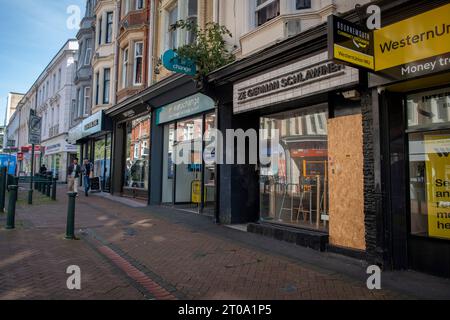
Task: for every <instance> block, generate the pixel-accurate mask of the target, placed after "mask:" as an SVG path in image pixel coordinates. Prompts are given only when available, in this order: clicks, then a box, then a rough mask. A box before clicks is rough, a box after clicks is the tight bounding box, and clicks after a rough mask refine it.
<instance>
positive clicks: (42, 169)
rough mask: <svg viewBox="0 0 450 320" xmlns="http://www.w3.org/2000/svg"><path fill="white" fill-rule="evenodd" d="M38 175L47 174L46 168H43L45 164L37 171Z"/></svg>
mask: <svg viewBox="0 0 450 320" xmlns="http://www.w3.org/2000/svg"><path fill="white" fill-rule="evenodd" d="M39 173H40V174H46V173H47V167H46V166H45V164H43V165H42V166H41V168H40V169H39Z"/></svg>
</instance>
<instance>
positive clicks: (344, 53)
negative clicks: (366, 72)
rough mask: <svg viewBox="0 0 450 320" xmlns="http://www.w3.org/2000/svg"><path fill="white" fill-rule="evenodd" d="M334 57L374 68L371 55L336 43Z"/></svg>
mask: <svg viewBox="0 0 450 320" xmlns="http://www.w3.org/2000/svg"><path fill="white" fill-rule="evenodd" d="M334 57H335V58H336V59H339V60H343V61H347V62H350V63H352V64H356V65H358V66H361V67H365V68H368V69H372V70H373V69H374V68H375V66H374V58H373V57H371V56H369V55H367V54H364V53H361V52H358V51H355V50H351V49H348V48H345V47H343V46H340V45H338V44H335V45H334Z"/></svg>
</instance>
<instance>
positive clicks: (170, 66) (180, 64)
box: [162, 50, 197, 76]
mask: <svg viewBox="0 0 450 320" xmlns="http://www.w3.org/2000/svg"><path fill="white" fill-rule="evenodd" d="M162 63H163V66H164V67H165V68H166V69H167V70H170V71H173V72H176V73H183V74H187V75H190V76H194V75H195V74H196V73H197V67H196V65H195V63H194V62H193V61H192V60H190V59H181V58H180V57H179V56H178V55H177V53H176V52H175V51H174V50H167V51H166V52H165V53H164V54H163V57H162Z"/></svg>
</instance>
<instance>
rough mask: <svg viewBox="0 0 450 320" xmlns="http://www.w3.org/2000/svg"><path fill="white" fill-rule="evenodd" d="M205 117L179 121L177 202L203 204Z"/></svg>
mask: <svg viewBox="0 0 450 320" xmlns="http://www.w3.org/2000/svg"><path fill="white" fill-rule="evenodd" d="M202 137H203V118H202V117H197V118H193V119H188V120H185V121H180V122H178V123H177V130H176V143H175V158H174V159H175V204H180V205H182V204H186V205H188V207H198V206H199V205H200V204H201V185H202V158H203V157H202Z"/></svg>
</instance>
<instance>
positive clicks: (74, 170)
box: [67, 158, 81, 193]
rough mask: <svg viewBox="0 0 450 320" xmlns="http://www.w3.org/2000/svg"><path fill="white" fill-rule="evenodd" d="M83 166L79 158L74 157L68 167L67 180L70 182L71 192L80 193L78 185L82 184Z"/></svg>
mask: <svg viewBox="0 0 450 320" xmlns="http://www.w3.org/2000/svg"><path fill="white" fill-rule="evenodd" d="M80 175H81V166H80V165H79V164H78V159H77V158H75V159H73V163H72V164H71V165H70V166H69V168H67V181H68V184H69V192H76V193H78V185H79V184H80Z"/></svg>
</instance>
